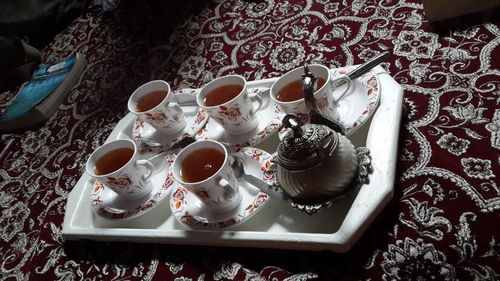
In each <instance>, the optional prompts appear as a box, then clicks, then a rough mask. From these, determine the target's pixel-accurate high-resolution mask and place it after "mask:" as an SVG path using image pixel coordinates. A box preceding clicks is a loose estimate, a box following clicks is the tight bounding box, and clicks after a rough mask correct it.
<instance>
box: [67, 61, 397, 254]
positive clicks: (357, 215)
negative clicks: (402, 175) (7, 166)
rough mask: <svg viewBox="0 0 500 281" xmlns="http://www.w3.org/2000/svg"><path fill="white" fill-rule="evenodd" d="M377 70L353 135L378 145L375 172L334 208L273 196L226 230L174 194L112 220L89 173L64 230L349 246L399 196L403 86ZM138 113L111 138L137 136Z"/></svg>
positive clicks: (220, 242) (174, 240)
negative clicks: (204, 223) (206, 223)
mask: <svg viewBox="0 0 500 281" xmlns="http://www.w3.org/2000/svg"><path fill="white" fill-rule="evenodd" d="M373 71H374V72H375V73H376V74H377V76H378V78H379V82H380V88H381V97H380V104H379V107H378V109H377V110H376V111H375V113H374V114H373V115H372V116H371V117H370V120H369V121H368V122H367V123H366V124H365V125H364V126H362V127H361V128H359V129H358V130H357V131H356V132H355V133H353V134H352V135H350V136H349V138H350V139H351V141H352V142H353V143H354V144H355V145H356V146H366V147H368V148H369V149H370V151H371V156H372V163H373V168H374V172H373V174H372V175H371V176H370V183H369V184H366V185H364V186H362V187H361V188H360V189H359V190H357V191H356V192H351V193H350V194H349V195H348V196H347V197H345V198H343V199H342V200H340V201H338V202H336V203H335V204H334V205H333V206H331V207H330V208H328V209H324V210H322V211H321V212H319V213H317V214H314V215H312V216H309V215H307V214H304V213H301V212H300V211H298V210H296V209H293V208H291V207H289V206H288V205H287V204H286V203H284V202H280V201H271V202H270V203H269V204H267V205H266V206H265V208H263V209H262V210H261V211H260V212H259V213H258V214H256V215H255V217H253V218H252V219H250V220H248V221H247V222H246V223H244V224H241V225H239V226H238V227H235V228H232V229H226V230H209V231H207V230H191V229H188V228H186V227H185V226H183V225H181V224H179V223H178V222H177V221H176V220H175V218H174V216H173V215H172V212H171V211H170V206H169V204H168V202H164V204H159V205H158V206H157V207H156V208H154V209H152V210H151V211H149V212H148V213H145V214H144V215H142V216H139V217H137V218H133V219H129V220H118V221H110V220H106V219H103V218H101V217H98V216H96V215H95V214H94V213H93V212H92V209H91V207H90V198H89V195H90V191H91V188H92V184H91V181H90V178H89V177H88V176H87V175H86V174H83V175H82V177H81V178H80V180H79V181H78V182H77V184H76V185H75V186H74V188H73V190H72V191H71V192H70V194H69V197H68V202H67V205H66V213H65V216H64V224H63V230H62V235H63V238H64V239H65V240H79V239H91V240H100V241H130V242H140V243H164V244H190V245H213V246H238V247H259V248H283V249H301V250H331V251H335V252H346V251H348V250H349V249H351V247H352V245H353V244H354V243H355V242H356V241H357V240H358V238H359V237H360V236H361V235H362V234H363V232H364V231H365V230H366V229H367V228H368V227H369V225H370V224H371V222H372V221H373V220H374V219H375V217H376V216H377V215H378V214H379V213H380V212H381V211H382V209H383V208H384V206H385V205H386V204H387V203H388V202H389V201H390V200H391V198H392V196H393V189H394V179H395V168H396V161H397V148H398V135H399V127H400V120H401V111H402V102H403V89H402V88H401V86H400V85H399V84H398V83H397V82H396V81H394V79H392V77H391V76H390V75H389V74H388V73H387V72H385V71H384V70H383V69H382V68H381V67H380V66H379V67H376V68H375V69H374V70H373ZM273 81H274V79H266V80H259V81H253V82H250V83H254V84H259V86H263V85H264V86H270V84H271V83H272V82H273ZM134 120H135V119H134V117H133V116H131V115H127V116H126V117H124V118H123V119H122V120H121V121H120V122H119V123H118V124H117V125H116V128H115V129H114V130H113V132H112V133H111V134H110V136H109V138H108V140H113V139H122V138H131V131H132V126H133V122H134ZM277 141H278V138H277V136H276V135H273V136H271V137H269V138H267V139H266V140H264V141H263V142H262V143H260V144H258V145H256V147H258V148H261V149H264V150H266V151H268V152H274V150H275V149H276V145H277ZM166 201H168V200H166ZM325 222H328V223H325Z"/></svg>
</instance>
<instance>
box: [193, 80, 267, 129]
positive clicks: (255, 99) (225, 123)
mask: <svg viewBox="0 0 500 281" xmlns="http://www.w3.org/2000/svg"><path fill="white" fill-rule="evenodd" d="M196 102H197V103H198V105H199V106H200V107H201V108H203V109H204V110H205V111H206V112H208V114H209V115H210V117H211V118H213V119H214V120H215V121H216V122H217V123H219V124H220V125H221V126H222V127H223V128H224V129H225V130H226V131H227V132H228V133H229V134H233V135H242V134H246V133H248V132H250V131H252V130H253V129H255V128H256V127H257V126H258V124H259V121H258V120H257V118H256V112H257V111H258V110H259V109H260V107H261V106H262V98H261V97H260V96H259V95H253V96H250V94H249V92H248V91H247V82H246V80H245V78H243V77H242V76H240V75H228V76H223V77H219V78H217V79H215V80H213V81H211V82H209V83H208V84H206V85H205V86H204V87H203V88H202V89H201V91H200V93H199V94H198V95H197V97H196ZM255 103H257V106H255Z"/></svg>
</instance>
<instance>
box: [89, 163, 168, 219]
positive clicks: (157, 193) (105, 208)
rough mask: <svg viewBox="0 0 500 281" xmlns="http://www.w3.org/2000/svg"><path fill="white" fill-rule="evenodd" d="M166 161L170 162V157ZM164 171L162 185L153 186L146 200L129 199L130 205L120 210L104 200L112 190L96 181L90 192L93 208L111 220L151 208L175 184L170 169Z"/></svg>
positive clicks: (156, 204) (137, 214)
mask: <svg viewBox="0 0 500 281" xmlns="http://www.w3.org/2000/svg"><path fill="white" fill-rule="evenodd" d="M166 161H167V163H168V161H169V160H168V158H167V159H166ZM164 172H165V173H166V177H165V180H164V181H163V183H161V186H159V187H154V188H153V192H152V193H151V194H150V195H149V196H148V198H147V199H146V200H141V201H128V206H129V207H128V208H125V209H122V210H120V211H117V209H116V208H111V209H110V208H109V207H111V206H109V205H110V204H112V202H107V201H105V200H104V198H110V196H109V194H106V193H109V192H112V191H111V190H109V189H108V188H107V187H105V186H104V185H103V184H102V183H101V182H100V181H95V182H94V183H93V185H92V190H91V194H90V202H91V208H92V210H93V211H94V212H95V213H96V214H97V215H99V216H100V217H103V218H106V219H110V220H122V219H132V218H134V217H137V216H139V215H141V214H143V213H145V212H147V211H149V210H151V209H152V208H154V207H156V206H158V205H159V204H160V203H161V202H162V201H163V200H165V199H166V198H167V197H168V195H169V194H170V190H171V188H172V187H173V185H174V184H175V182H174V179H173V177H172V174H171V173H169V172H168V170H165V171H164Z"/></svg>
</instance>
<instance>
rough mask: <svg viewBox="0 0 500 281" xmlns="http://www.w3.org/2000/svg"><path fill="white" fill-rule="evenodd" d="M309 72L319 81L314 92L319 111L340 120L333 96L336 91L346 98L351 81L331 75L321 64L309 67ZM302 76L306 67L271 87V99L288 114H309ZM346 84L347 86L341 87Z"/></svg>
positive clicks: (344, 77) (279, 79)
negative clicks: (303, 91)
mask: <svg viewBox="0 0 500 281" xmlns="http://www.w3.org/2000/svg"><path fill="white" fill-rule="evenodd" d="M308 67H309V71H310V72H312V74H313V75H314V76H315V77H316V78H317V79H318V84H317V86H318V87H317V90H316V91H315V92H314V94H313V95H314V99H315V100H316V106H317V107H318V109H319V111H320V112H321V113H323V114H324V115H326V116H328V117H330V118H333V119H335V120H338V119H339V113H338V111H337V104H336V103H337V101H336V100H335V98H334V96H333V92H334V91H341V92H340V93H337V92H336V95H338V96H339V97H342V96H344V95H345V94H346V93H347V92H348V91H349V89H350V87H351V80H350V79H349V78H348V77H347V76H345V75H341V76H336V77H335V78H333V77H332V76H331V75H330V70H329V68H328V67H326V66H324V65H320V64H311V65H308ZM302 74H304V67H303V66H301V67H298V68H295V69H293V70H291V71H289V72H287V73H285V74H284V75H283V76H281V77H280V78H278V79H277V80H276V81H275V82H274V83H273V85H272V86H271V91H270V95H271V99H272V100H273V101H274V102H275V103H276V104H277V105H278V106H279V107H280V108H281V109H282V110H283V111H284V112H286V113H295V114H307V113H309V110H308V108H307V105H306V102H305V100H304V95H303V93H302V85H301V80H302ZM342 84H346V86H341V85H342Z"/></svg>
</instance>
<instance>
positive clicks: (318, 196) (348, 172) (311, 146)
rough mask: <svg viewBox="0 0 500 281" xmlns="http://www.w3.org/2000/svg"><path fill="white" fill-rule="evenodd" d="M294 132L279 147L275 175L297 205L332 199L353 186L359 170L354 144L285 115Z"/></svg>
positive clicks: (289, 126) (343, 137)
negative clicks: (352, 183)
mask: <svg viewBox="0 0 500 281" xmlns="http://www.w3.org/2000/svg"><path fill="white" fill-rule="evenodd" d="M283 125H284V126H285V127H286V128H290V129H291V130H290V131H289V132H288V134H287V135H286V136H285V137H284V138H283V140H282V141H281V143H280V144H279V146H278V151H277V157H275V158H274V161H275V162H276V163H277V168H276V175H277V178H278V182H279V184H280V187H281V189H282V190H283V191H284V192H285V193H287V194H288V196H289V197H291V198H292V200H293V201H295V202H297V203H304V204H315V203H320V202H324V201H327V200H331V199H332V198H334V197H335V196H338V195H341V194H343V193H344V192H346V191H347V190H348V189H349V188H350V187H351V182H352V180H353V178H354V176H355V174H356V171H357V167H358V157H357V154H356V150H355V148H354V145H353V144H352V143H351V141H350V140H349V139H347V138H346V137H345V136H343V135H341V134H339V133H337V132H335V131H333V130H332V129H330V128H329V127H327V126H325V125H319V124H311V123H308V124H304V123H303V122H302V121H301V120H300V119H299V118H298V117H296V116H295V115H292V114H289V115H286V116H285V118H284V119H283Z"/></svg>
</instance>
